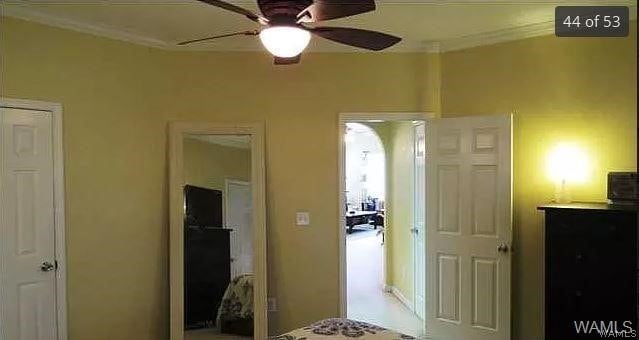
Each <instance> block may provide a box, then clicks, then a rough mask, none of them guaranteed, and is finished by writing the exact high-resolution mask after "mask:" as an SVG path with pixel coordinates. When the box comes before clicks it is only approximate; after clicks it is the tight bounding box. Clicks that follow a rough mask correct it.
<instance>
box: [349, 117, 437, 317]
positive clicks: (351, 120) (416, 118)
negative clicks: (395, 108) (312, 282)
mask: <svg viewBox="0 0 639 340" xmlns="http://www.w3.org/2000/svg"><path fill="white" fill-rule="evenodd" d="M434 117H436V114H435V113H433V112H377V113H375V112H345V113H340V114H339V119H338V122H337V124H338V129H337V130H338V136H337V141H338V143H337V155H338V156H337V159H338V160H337V168H338V170H337V171H338V182H339V184H338V192H337V196H338V199H337V202H338V206H337V208H338V210H337V211H338V222H337V225H338V226H339V286H340V289H339V314H340V317H342V318H346V317H347V315H348V311H347V301H348V297H347V294H348V288H347V281H346V275H347V273H346V220H345V218H344V214H342V211H344V204H345V201H344V190H345V189H346V183H345V173H346V172H345V168H344V165H345V159H344V157H345V153H344V151H345V150H344V133H345V132H346V130H345V129H346V123H348V122H366V121H368V120H382V121H413V120H424V121H426V120H427V119H429V118H434ZM387 161H388V160H387ZM386 194H388V192H387V193H386ZM384 258H385V256H384ZM384 270H387V266H386V265H384ZM384 277H385V278H386V277H388V276H387V275H386V273H384ZM383 284H384V285H385V284H386V283H385V282H384V283H383ZM386 288H387V286H386V287H385V289H386Z"/></svg>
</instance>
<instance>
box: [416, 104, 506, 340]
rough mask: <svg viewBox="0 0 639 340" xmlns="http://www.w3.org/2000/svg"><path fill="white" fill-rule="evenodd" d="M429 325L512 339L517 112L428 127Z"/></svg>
mask: <svg viewBox="0 0 639 340" xmlns="http://www.w3.org/2000/svg"><path fill="white" fill-rule="evenodd" d="M426 135H427V143H426V150H427V154H426V159H427V161H426V164H427V175H426V177H427V184H426V188H427V189H426V190H427V212H426V215H427V236H426V239H427V261H428V272H427V275H426V279H427V283H428V300H427V308H428V313H427V314H428V315H427V331H428V332H429V333H431V335H432V336H433V337H434V338H435V339H449V340H466V339H468V340H471V339H472V340H506V339H510V262H511V259H510V252H509V249H508V248H507V247H508V245H509V244H510V241H511V171H512V169H511V168H512V166H511V135H512V134H511V117H510V116H486V117H460V118H445V119H434V120H432V121H429V124H428V125H427V128H426Z"/></svg>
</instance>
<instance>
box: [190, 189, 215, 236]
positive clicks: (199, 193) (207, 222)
mask: <svg viewBox="0 0 639 340" xmlns="http://www.w3.org/2000/svg"><path fill="white" fill-rule="evenodd" d="M184 204H185V208H186V211H185V222H186V225H187V226H199V227H213V228H222V227H223V226H224V225H223V222H222V191H221V190H213V189H207V188H201V187H196V186H193V185H186V186H184Z"/></svg>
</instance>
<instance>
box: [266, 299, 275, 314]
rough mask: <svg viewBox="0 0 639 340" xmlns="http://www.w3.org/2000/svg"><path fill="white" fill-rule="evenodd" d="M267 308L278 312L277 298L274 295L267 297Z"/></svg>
mask: <svg viewBox="0 0 639 340" xmlns="http://www.w3.org/2000/svg"><path fill="white" fill-rule="evenodd" d="M266 310H267V311H269V312H277V300H276V299H275V298H274V297H270V298H268V299H266Z"/></svg>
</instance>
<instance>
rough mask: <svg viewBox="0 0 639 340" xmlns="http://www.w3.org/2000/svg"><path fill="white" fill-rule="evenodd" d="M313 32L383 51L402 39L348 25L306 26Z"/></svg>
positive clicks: (343, 42) (341, 42)
mask: <svg viewBox="0 0 639 340" xmlns="http://www.w3.org/2000/svg"><path fill="white" fill-rule="evenodd" d="M306 29H307V30H309V31H310V32H311V33H313V34H316V35H319V36H320V37H322V38H324V39H328V40H332V41H335V42H338V43H340V44H344V45H349V46H355V47H360V48H365V49H367V50H373V51H381V50H383V49H386V48H388V47H391V46H393V45H395V44H397V43H398V42H400V41H401V40H402V38H399V37H395V36H392V35H389V34H386V33H381V32H375V31H369V30H361V29H357V28H347V27H314V28H310V27H309V28H306Z"/></svg>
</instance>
